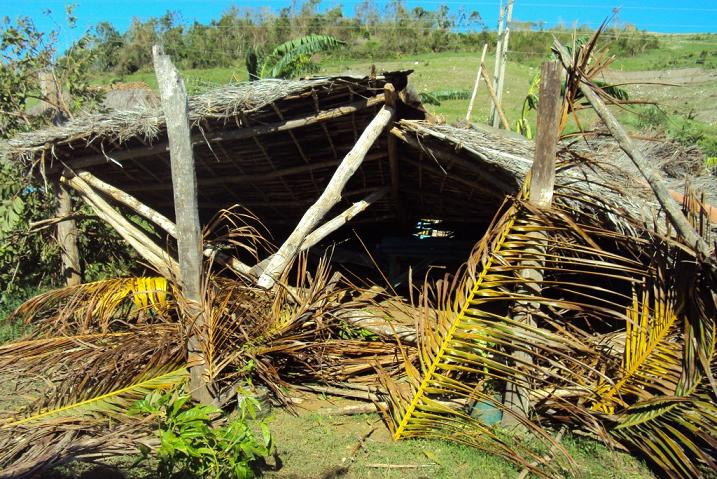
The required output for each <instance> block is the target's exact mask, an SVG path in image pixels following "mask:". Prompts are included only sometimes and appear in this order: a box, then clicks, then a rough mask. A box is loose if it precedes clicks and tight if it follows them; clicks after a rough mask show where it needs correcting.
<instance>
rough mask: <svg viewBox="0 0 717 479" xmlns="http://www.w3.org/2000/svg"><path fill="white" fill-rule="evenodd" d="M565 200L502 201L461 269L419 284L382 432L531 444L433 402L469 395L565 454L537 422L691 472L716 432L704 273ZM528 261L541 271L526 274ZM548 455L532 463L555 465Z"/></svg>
mask: <svg viewBox="0 0 717 479" xmlns="http://www.w3.org/2000/svg"><path fill="white" fill-rule="evenodd" d="M576 200H577V199H575V198H565V197H562V196H560V195H558V196H557V197H556V206H555V207H553V208H551V209H538V208H535V207H533V206H531V205H530V204H529V203H527V202H524V201H522V199H517V200H514V201H512V202H510V203H509V204H508V205H507V206H506V208H505V209H504V211H503V212H502V214H501V215H500V216H498V219H497V220H496V221H495V222H494V224H493V226H492V227H491V228H490V229H489V231H488V233H487V234H486V236H485V237H484V238H483V240H482V241H481V242H480V243H479V245H478V246H477V247H476V250H475V251H474V253H473V254H472V255H471V259H470V261H469V263H468V264H467V266H466V267H465V270H463V271H461V272H459V274H458V275H457V276H456V277H455V278H453V279H451V278H446V279H445V280H443V281H441V282H439V283H438V284H436V285H426V286H425V287H424V291H423V299H424V303H423V304H424V314H423V315H422V317H421V320H420V321H419V323H418V325H417V331H418V339H419V351H420V354H419V359H420V362H419V364H418V366H415V365H414V364H412V363H411V362H410V361H406V362H405V369H406V372H407V376H408V382H407V383H406V384H405V385H401V384H400V383H396V382H392V381H389V380H386V379H384V384H385V386H386V389H387V390H389V391H390V393H391V394H390V396H391V400H390V408H389V410H388V411H387V414H388V417H389V418H390V421H389V424H391V426H392V428H393V431H394V437H396V438H397V439H398V438H402V437H418V436H438V437H449V438H450V437H454V439H455V440H457V441H459V442H464V443H468V444H471V445H473V446H475V447H479V448H483V449H487V450H490V451H492V452H494V453H496V454H499V455H502V456H504V457H506V458H507V459H510V460H513V461H515V462H516V463H517V464H519V465H521V466H523V467H527V466H526V464H525V462H531V463H532V462H533V460H532V459H531V458H532V457H534V456H535V455H536V454H537V452H536V451H534V450H531V448H530V447H528V446H530V444H529V443H527V444H516V443H514V442H510V441H507V440H506V439H505V437H504V436H502V435H501V434H500V430H499V429H497V428H496V427H494V426H490V425H488V424H486V423H484V422H482V421H481V420H480V419H479V418H474V417H471V414H470V413H471V411H472V410H471V409H468V410H466V409H456V408H452V407H447V406H446V405H445V401H446V400H448V399H451V400H453V401H456V400H459V401H462V402H463V403H466V404H468V405H471V404H474V403H476V402H480V403H483V404H491V405H492V406H493V407H494V408H496V409H498V410H501V411H502V413H503V416H504V418H506V417H507V418H511V417H512V418H513V419H514V420H515V421H517V422H518V423H520V424H522V425H523V426H525V427H526V428H528V430H529V431H530V432H531V433H532V434H533V435H534V437H535V438H537V439H538V440H539V442H543V443H544V444H546V446H550V447H552V448H553V449H554V450H557V451H560V452H562V453H563V455H565V454H566V452H565V451H564V450H562V449H560V448H558V447H556V446H555V445H554V444H553V445H551V444H550V443H551V441H552V439H551V437H550V435H549V434H548V433H547V431H546V430H545V429H544V427H545V425H549V424H551V423H557V422H565V421H567V422H569V423H571V424H572V425H573V427H576V426H578V427H582V428H583V429H587V430H588V431H590V432H592V433H594V434H595V435H596V436H598V437H600V438H602V439H604V440H606V441H608V442H609V443H612V444H614V445H616V446H622V447H626V448H628V449H631V450H642V451H643V452H645V453H647V454H650V456H648V457H653V456H654V461H653V464H655V465H657V466H658V467H660V468H661V469H662V470H663V471H664V472H666V473H667V474H668V475H672V476H675V477H691V476H692V477H694V476H695V474H696V473H697V472H698V471H699V470H700V468H701V467H712V468H713V467H714V465H713V464H712V463H711V461H710V460H708V458H709V457H710V454H712V453H713V451H714V445H715V444H717V427H716V426H717V423H715V422H714V418H715V417H717V415H716V414H715V411H716V409H715V407H714V405H712V406H710V407H706V406H705V404H710V403H709V401H708V396H706V394H708V392H709V394H713V393H712V391H711V390H710V391H706V389H705V385H707V384H710V379H709V378H710V377H711V376H712V375H713V372H714V370H713V366H714V354H715V353H714V337H715V336H714V319H713V318H714V317H715V315H714V311H715V310H714V293H713V292H712V289H713V288H714V285H710V284H708V282H705V281H704V280H699V279H694V278H698V276H695V275H694V274H689V273H688V271H687V270H689V268H687V270H685V268H686V265H690V263H688V261H687V260H688V258H686V257H685V253H684V251H683V250H682V249H680V248H675V247H672V246H670V244H669V243H666V242H664V241H662V240H660V239H659V238H654V244H649V246H650V247H648V248H645V239H646V238H645V237H632V236H629V235H625V234H620V233H616V232H614V231H611V230H606V229H604V228H603V227H601V223H600V221H599V218H591V217H589V216H587V215H576V214H575V213H576V211H578V210H576V209H574V208H573V207H571V206H570V205H571V204H572V203H573V202H574V201H576ZM578 201H579V200H578ZM612 214H619V213H618V212H615V211H613V212H612ZM593 219H594V220H595V221H592V220H593ZM647 238H649V237H647ZM690 261H691V265H692V270H693V272H694V265H695V260H694V259H691V260H690ZM527 265H530V266H527ZM527 268H537V269H539V270H540V272H541V275H540V276H539V277H535V276H524V274H525V271H526V269H527ZM690 278H693V280H692V281H690ZM680 284H683V285H684V284H691V285H690V286H689V287H687V288H684V289H683V288H680V287H679V286H680ZM674 290H676V291H677V292H675V291H674ZM678 299H679V301H678ZM526 315H527V316H528V320H524V319H523V318H524V317H525V316H526ZM622 331H625V332H622ZM516 352H518V353H519V354H516ZM710 365H712V366H710ZM507 390H511V391H519V393H518V394H519V395H521V401H522V402H528V401H529V403H530V409H529V411H528V415H525V414H524V413H523V411H521V408H517V409H516V407H515V406H514V405H512V404H502V403H501V402H500V401H498V400H496V398H495V394H496V393H501V392H504V391H507ZM712 397H713V398H714V395H712ZM666 404H672V406H671V407H667V408H663V407H661V405H666ZM711 404H714V401H713V402H712V403H711ZM677 405H679V407H678V406H677ZM698 405H699V410H698ZM678 411H679V414H678ZM447 431H448V433H447ZM697 451H699V453H698V452H697ZM656 454H657V455H656ZM686 458H687V459H689V461H687V459H686ZM564 459H565V461H567V462H565V461H564V462H563V463H564V464H567V463H569V458H567V457H564ZM536 463H538V464H539V463H540V461H536ZM559 465H560V462H559V463H558V464H556V465H554V466H541V467H536V466H533V467H532V472H533V473H535V474H538V475H542V476H545V477H554V476H555V475H556V474H558V473H559V471H558V470H556V469H555V467H559Z"/></svg>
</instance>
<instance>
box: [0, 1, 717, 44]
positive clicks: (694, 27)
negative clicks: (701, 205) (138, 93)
mask: <svg viewBox="0 0 717 479" xmlns="http://www.w3.org/2000/svg"><path fill="white" fill-rule="evenodd" d="M67 3H69V0H14V1H12V0H0V15H2V16H9V17H16V16H18V15H26V16H29V17H31V18H33V20H35V22H36V24H37V25H38V26H40V28H42V29H43V30H50V29H53V28H57V24H55V23H54V22H55V21H56V22H57V23H59V24H62V25H64V21H63V20H64V9H65V5H66V4H67ZM73 3H75V4H76V5H77V8H76V10H75V14H76V16H77V18H78V28H77V29H76V30H74V31H68V30H67V29H64V30H62V31H61V44H65V45H69V43H71V41H72V40H73V39H76V38H77V37H78V36H80V35H81V33H82V32H83V31H84V30H85V29H87V28H89V27H90V26H92V25H95V24H96V23H98V22H100V21H102V20H107V21H110V22H111V23H113V24H114V25H115V26H116V27H117V28H118V29H119V30H120V31H124V30H125V29H126V28H127V26H128V25H129V23H130V20H131V19H132V17H139V18H142V19H145V18H148V17H151V16H160V15H162V14H163V13H165V12H166V11H167V10H174V11H178V12H180V14H181V16H182V18H183V20H184V21H186V22H192V21H194V20H198V21H200V22H202V23H205V22H207V21H209V20H210V19H212V18H217V17H219V15H220V14H221V13H222V12H223V11H225V10H226V9H228V8H229V7H231V6H232V5H236V6H239V7H255V8H270V9H272V10H275V11H278V10H279V9H281V8H283V7H287V6H290V5H291V3H292V2H291V0H261V1H257V0H234V1H232V0H202V1H197V0H74V1H73ZM298 3H299V4H300V3H301V0H299V1H298ZM357 3H358V0H343V1H339V0H322V2H321V4H320V8H321V9H327V8H332V7H335V6H339V5H340V6H342V7H343V10H344V14H345V15H347V16H351V15H353V12H354V8H355V5H356V4H357ZM375 3H376V4H377V5H378V6H379V8H381V7H382V6H383V5H385V4H386V3H387V2H386V1H385V0H375ZM498 4H499V3H498V1H461V0H445V1H441V0H424V1H419V0H408V1H407V2H406V5H407V6H408V7H409V8H413V7H416V6H421V7H423V8H425V9H427V10H432V9H435V8H437V7H438V6H439V5H448V6H449V7H450V8H451V9H452V10H458V9H459V8H463V9H465V10H467V11H469V12H470V11H473V10H478V11H479V12H480V14H481V16H482V17H483V20H484V21H485V23H486V25H487V26H488V27H489V28H495V25H496V23H497V16H498ZM614 7H620V9H621V10H620V14H619V19H620V21H621V22H629V23H633V24H635V25H637V26H638V27H639V28H641V29H645V30H650V31H655V32H667V33H686V32H717V2H715V1H714V0H702V1H696V0H683V1H681V2H676V1H675V0H653V1H647V0H547V1H541V0H516V3H515V10H514V14H513V17H514V19H515V20H521V21H544V22H545V25H546V28H550V27H551V26H554V25H556V24H558V23H563V24H565V25H568V26H569V25H572V24H573V23H574V22H577V23H578V24H588V25H590V26H597V25H599V23H600V22H601V21H602V20H603V19H604V18H605V17H607V16H609V15H610V13H611V11H612V9H613V8H614ZM48 9H50V10H51V11H52V12H53V15H52V17H54V19H53V18H48V17H47V16H46V15H43V12H44V11H45V10H48Z"/></svg>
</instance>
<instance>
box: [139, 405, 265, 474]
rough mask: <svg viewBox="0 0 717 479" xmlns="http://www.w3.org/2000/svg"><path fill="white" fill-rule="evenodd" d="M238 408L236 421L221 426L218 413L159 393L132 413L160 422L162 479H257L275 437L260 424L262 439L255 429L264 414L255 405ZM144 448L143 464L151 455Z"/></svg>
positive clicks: (212, 408)
mask: <svg viewBox="0 0 717 479" xmlns="http://www.w3.org/2000/svg"><path fill="white" fill-rule="evenodd" d="M239 406H240V407H239V412H238V415H237V416H236V417H234V418H233V419H230V420H227V421H226V422H225V424H224V425H221V426H217V425H216V423H218V422H220V421H221V420H222V419H221V414H222V410H221V409H219V408H218V407H215V406H205V405H194V404H191V403H190V397H189V396H183V395H177V394H176V393H171V392H170V393H164V394H162V393H159V392H154V393H152V394H150V395H148V396H147V397H146V398H145V399H143V400H141V401H138V402H137V403H136V404H135V406H133V408H132V409H131V410H130V413H131V414H138V413H144V414H149V415H152V416H154V417H156V419H157V423H158V429H157V435H158V436H159V440H160V445H159V448H158V449H157V450H156V451H155V455H156V459H157V477H161V478H177V477H188V478H189V477H191V478H193V477H196V478H217V479H219V478H226V477H233V478H241V479H243V478H252V477H256V475H257V474H258V473H259V469H258V467H259V466H260V465H261V464H263V462H264V458H266V457H268V455H269V453H270V450H271V433H270V432H269V428H268V426H267V425H266V424H265V423H263V422H258V427H259V429H260V430H261V437H257V435H256V434H255V433H254V431H253V429H252V427H251V425H250V422H252V421H253V420H254V419H255V417H256V410H257V409H258V408H259V403H258V402H257V401H256V399H254V398H252V397H244V398H243V400H242V401H241V402H240V405H239ZM140 448H141V449H142V454H143V456H142V457H141V458H140V461H141V460H143V459H146V458H148V457H149V456H150V454H151V451H150V450H149V448H148V447H146V446H140Z"/></svg>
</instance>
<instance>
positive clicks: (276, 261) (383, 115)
mask: <svg viewBox="0 0 717 479" xmlns="http://www.w3.org/2000/svg"><path fill="white" fill-rule="evenodd" d="M394 111H395V110H394V109H393V108H391V107H389V106H388V105H384V106H383V108H381V110H380V111H379V112H378V113H377V114H376V116H375V117H374V119H373V120H371V123H369V124H368V126H367V127H366V129H365V130H364V131H363V133H362V134H361V136H360V137H359V139H358V141H357V142H356V144H355V145H354V147H353V148H352V149H351V151H349V153H348V154H347V155H346V156H345V157H344V159H343V161H342V162H341V164H340V165H339V167H338V168H337V169H336V172H334V175H333V176H332V177H331V180H330V181H329V184H328V185H327V187H326V189H325V190H324V191H323V193H321V196H320V197H319V199H318V200H316V202H315V203H314V204H313V205H311V206H310V207H309V209H308V210H307V211H306V213H304V216H303V217H302V218H301V220H300V221H299V224H298V225H297V226H296V228H295V229H294V231H293V232H292V233H291V235H289V237H288V238H287V240H286V241H285V242H284V244H283V245H281V248H279V251H277V252H276V254H275V255H274V257H273V258H272V259H271V261H270V262H269V264H268V265H267V268H266V270H265V271H264V272H263V273H262V275H261V276H260V277H259V280H258V281H257V285H258V286H259V287H262V288H271V287H273V285H274V283H275V281H276V279H277V278H278V277H279V275H280V274H281V273H282V272H283V271H284V269H286V267H287V266H288V265H289V264H290V263H291V261H293V259H294V257H295V256H296V254H297V253H298V252H299V249H300V248H301V244H302V243H303V242H304V238H306V236H307V235H308V234H309V233H310V232H311V231H312V230H313V229H314V228H315V227H316V225H317V224H318V223H319V222H320V221H321V219H322V218H323V217H324V216H325V215H326V213H328V212H329V210H331V208H332V207H333V206H334V205H336V203H338V202H339V201H340V200H341V192H342V191H343V189H344V187H345V186H346V183H348V181H349V179H350V178H351V177H352V176H353V174H354V173H355V172H356V170H358V168H359V167H360V166H361V163H362V162H363V159H364V157H365V156H366V153H367V152H368V150H369V149H370V148H371V146H373V144H374V142H375V141H376V139H377V138H378V137H379V136H380V135H381V133H382V132H383V131H384V129H385V128H386V125H388V123H389V122H390V121H391V118H392V117H393V115H394Z"/></svg>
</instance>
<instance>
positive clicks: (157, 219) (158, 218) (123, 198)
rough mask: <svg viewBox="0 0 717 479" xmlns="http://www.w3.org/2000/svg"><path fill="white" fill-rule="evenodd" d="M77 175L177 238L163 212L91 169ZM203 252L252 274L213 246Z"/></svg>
mask: <svg viewBox="0 0 717 479" xmlns="http://www.w3.org/2000/svg"><path fill="white" fill-rule="evenodd" d="M77 175H78V176H79V177H80V178H82V179H83V180H84V181H86V182H87V183H88V184H89V185H90V186H92V187H93V188H94V189H96V190H98V191H100V192H102V193H103V194H105V195H107V196H108V197H110V198H112V199H113V200H115V201H116V202H118V203H120V204H122V205H125V206H126V207H128V208H130V209H132V210H133V211H134V212H135V213H137V214H139V215H140V216H142V217H144V218H146V219H148V220H149V221H151V222H152V223H154V224H155V225H157V226H159V227H160V228H162V229H163V230H164V231H165V232H166V233H167V234H168V235H169V236H171V237H172V238H175V239H176V238H177V226H176V225H175V224H174V223H173V222H172V220H170V219H169V218H167V217H166V216H164V215H163V214H161V213H159V212H158V211H156V210H153V209H152V208H150V207H149V206H147V205H145V204H144V203H142V202H141V201H139V200H138V199H137V198H135V197H134V196H132V195H130V194H129V193H127V192H125V191H123V190H121V189H119V188H116V187H114V186H112V185H110V184H109V183H105V182H104V181H102V180H100V179H99V178H97V177H96V176H94V175H93V174H92V173H90V172H89V171H79V172H77ZM202 253H203V254H204V256H205V257H207V258H212V257H213V258H214V260H215V261H216V262H217V263H219V264H220V265H222V266H225V267H227V268H229V269H230V270H232V271H233V272H234V273H236V274H238V275H244V276H245V275H248V274H250V271H251V268H250V267H249V265H246V264H244V263H242V262H241V261H239V260H238V259H237V258H235V257H233V256H230V255H228V254H225V253H222V252H220V251H217V250H216V249H215V248H212V247H211V246H206V247H205V248H204V250H203V251H202Z"/></svg>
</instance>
